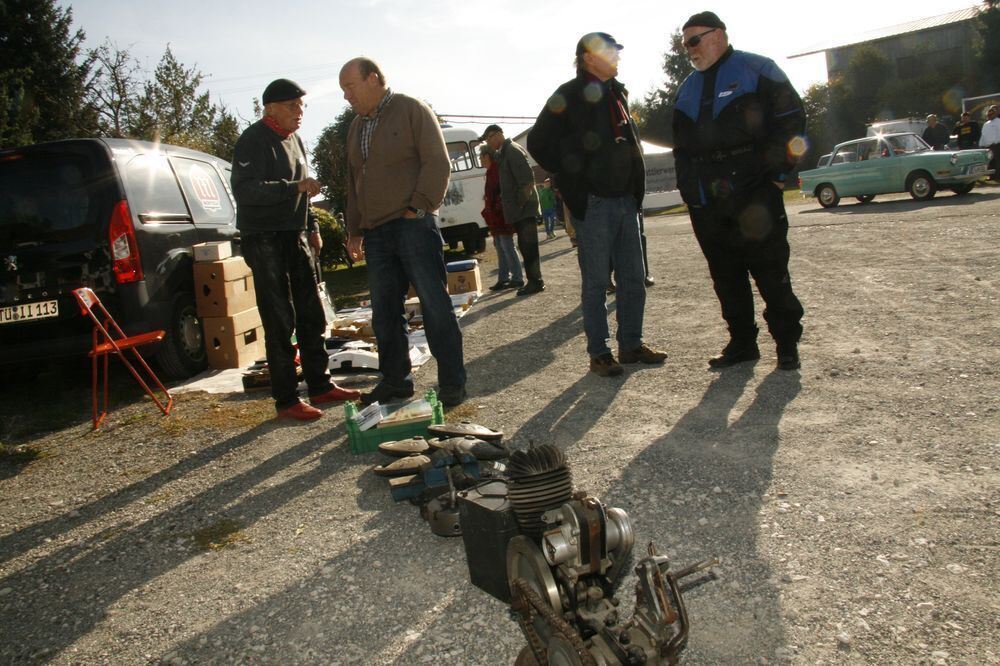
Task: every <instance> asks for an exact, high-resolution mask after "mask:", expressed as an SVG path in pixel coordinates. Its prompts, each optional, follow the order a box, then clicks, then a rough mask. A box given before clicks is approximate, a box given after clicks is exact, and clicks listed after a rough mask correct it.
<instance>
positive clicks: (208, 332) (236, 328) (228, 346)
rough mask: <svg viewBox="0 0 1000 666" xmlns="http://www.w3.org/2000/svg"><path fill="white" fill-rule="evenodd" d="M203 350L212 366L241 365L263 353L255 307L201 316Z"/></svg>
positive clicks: (258, 319)
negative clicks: (224, 314) (223, 313)
mask: <svg viewBox="0 0 1000 666" xmlns="http://www.w3.org/2000/svg"><path fill="white" fill-rule="evenodd" d="M201 323H202V327H203V328H204V331H205V353H206V354H207V355H208V364H209V365H210V366H212V367H213V368H216V369H219V370H221V369H225V368H245V367H247V366H248V365H251V364H252V363H253V362H254V361H256V360H257V359H258V358H260V357H262V356H264V353H265V352H264V329H263V328H262V327H261V325H260V313H259V312H258V311H257V308H255V307H254V308H250V309H248V310H244V311H243V312H238V313H236V314H235V315H232V316H230V317H205V318H204V319H202V320H201Z"/></svg>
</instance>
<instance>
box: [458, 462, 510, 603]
mask: <svg viewBox="0 0 1000 666" xmlns="http://www.w3.org/2000/svg"><path fill="white" fill-rule="evenodd" d="M458 511H459V514H460V517H461V522H462V541H463V545H464V546H465V561H466V562H467V563H468V566H469V580H471V581H472V584H473V585H475V586H476V587H478V588H479V589H481V590H483V591H484V592H486V593H487V594H489V595H491V596H492V597H494V598H495V599H499V600H500V601H502V602H504V603H505V604H506V603H510V587H509V586H508V585H507V544H508V543H509V542H510V540H511V539H513V538H514V537H515V536H517V518H516V517H515V516H514V510H513V509H512V508H511V505H510V500H509V499H508V498H507V481H506V480H501V479H497V480H493V481H487V482H485V483H480V484H478V485H476V486H474V487H472V488H469V489H468V490H463V491H462V492H460V493H459V494H458Z"/></svg>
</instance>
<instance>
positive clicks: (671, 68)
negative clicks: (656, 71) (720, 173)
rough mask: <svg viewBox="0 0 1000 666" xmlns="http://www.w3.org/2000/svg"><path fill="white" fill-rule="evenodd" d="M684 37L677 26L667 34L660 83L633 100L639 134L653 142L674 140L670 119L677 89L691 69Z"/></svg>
mask: <svg viewBox="0 0 1000 666" xmlns="http://www.w3.org/2000/svg"><path fill="white" fill-rule="evenodd" d="M683 41H684V37H683V35H682V34H681V32H680V31H679V30H678V31H675V32H674V33H673V34H672V35H670V49H669V50H668V51H667V52H666V53H664V54H663V73H664V74H665V75H666V79H665V80H664V82H663V86H662V87H661V88H657V89H656V90H651V91H650V92H649V93H647V95H646V97H645V98H644V99H643V100H642V101H641V102H635V103H633V104H632V110H633V114H634V115H635V116H636V122H637V123H638V125H639V130H640V131H641V133H642V137H643V138H644V139H647V140H648V141H652V142H653V143H660V144H665V145H673V142H674V134H673V129H672V123H673V116H674V100H675V99H676V98H677V89H678V88H680V85H681V83H683V82H684V79H686V78H687V77H688V74H690V73H691V72H693V71H694V67H692V66H691V61H690V60H689V59H688V56H687V51H685V50H684V45H683V43H682V42H683Z"/></svg>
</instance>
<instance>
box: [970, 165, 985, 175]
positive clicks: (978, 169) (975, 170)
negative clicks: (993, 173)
mask: <svg viewBox="0 0 1000 666" xmlns="http://www.w3.org/2000/svg"><path fill="white" fill-rule="evenodd" d="M969 173H971V174H972V175H974V176H975V175H977V174H981V173H986V165H985V164H973V165H972V169H970V170H969Z"/></svg>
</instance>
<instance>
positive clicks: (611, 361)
mask: <svg viewBox="0 0 1000 666" xmlns="http://www.w3.org/2000/svg"><path fill="white" fill-rule="evenodd" d="M590 371H591V372H593V373H595V374H598V375H600V376H601V377H617V376H618V375H620V374H622V373H623V372H625V368H623V367H622V366H621V364H619V363H618V361H616V360H615V357H614V356H612V355H611V352H608V353H606V354H601V355H600V356H595V357H594V358H592V359H590Z"/></svg>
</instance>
